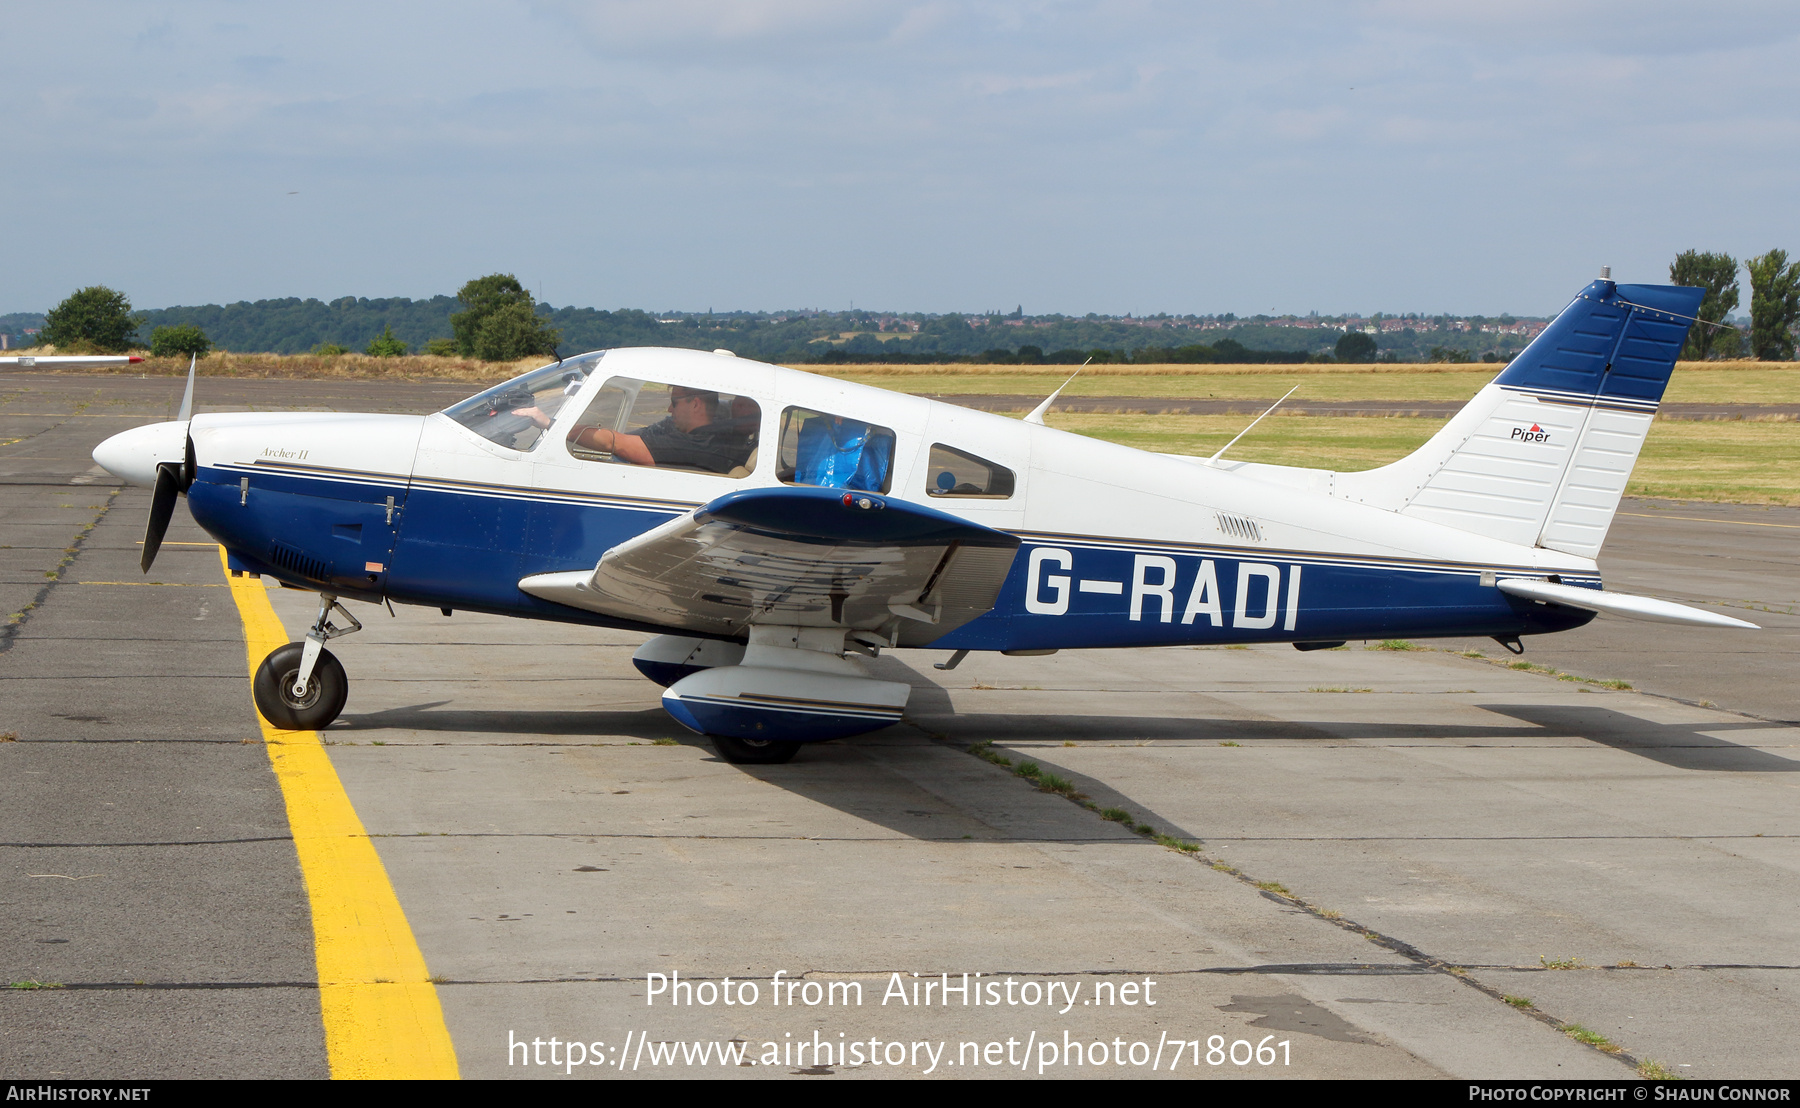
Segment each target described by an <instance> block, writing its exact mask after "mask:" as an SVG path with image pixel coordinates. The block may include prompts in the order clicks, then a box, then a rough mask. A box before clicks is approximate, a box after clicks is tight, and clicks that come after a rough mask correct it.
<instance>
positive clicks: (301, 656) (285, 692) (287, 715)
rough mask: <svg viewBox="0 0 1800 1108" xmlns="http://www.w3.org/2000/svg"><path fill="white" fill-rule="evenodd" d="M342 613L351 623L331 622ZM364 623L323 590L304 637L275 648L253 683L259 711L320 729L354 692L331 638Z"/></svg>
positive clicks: (286, 723)
mask: <svg viewBox="0 0 1800 1108" xmlns="http://www.w3.org/2000/svg"><path fill="white" fill-rule="evenodd" d="M333 614H336V615H339V616H342V617H343V619H344V620H345V622H347V623H348V624H349V626H348V627H339V626H337V625H336V624H334V623H332V622H331V617H332V615H333ZM361 630H362V624H361V623H360V622H359V621H358V620H357V618H356V617H355V616H353V615H351V614H350V613H349V612H348V611H347V610H345V608H344V606H343V605H342V604H339V603H338V601H337V597H335V596H332V595H331V594H330V593H321V594H320V595H319V618H318V619H317V620H315V621H314V622H313V625H312V627H311V628H310V629H309V630H308V631H307V632H306V639H305V641H303V642H291V643H288V644H287V645H286V646H282V647H277V648H276V649H275V650H273V651H271V652H270V654H269V656H268V657H267V658H264V659H263V660H262V665H260V666H257V667H256V677H255V678H254V679H252V680H251V682H250V690H251V694H252V695H253V696H254V698H255V700H256V710H257V711H259V712H261V713H262V715H263V718H264V719H266V720H268V721H269V722H270V723H272V724H274V725H275V726H277V727H283V728H286V729H287V730H289V731H317V730H319V729H320V728H322V727H324V726H326V725H327V724H329V723H330V722H331V721H332V720H334V719H336V718H337V717H338V713H339V712H341V711H343V710H344V701H345V700H346V699H348V698H349V696H350V679H349V678H348V677H346V676H344V667H343V664H342V663H340V662H339V661H338V660H337V658H336V656H334V655H333V654H332V653H331V651H329V650H326V649H325V643H326V641H327V640H329V639H335V638H337V637H338V636H340V635H348V634H350V633H352V632H355V631H361Z"/></svg>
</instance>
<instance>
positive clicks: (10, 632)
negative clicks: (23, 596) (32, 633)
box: [0, 488, 124, 654]
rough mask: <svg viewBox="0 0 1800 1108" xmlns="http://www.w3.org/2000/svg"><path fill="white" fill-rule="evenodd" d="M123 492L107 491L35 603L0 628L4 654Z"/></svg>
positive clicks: (50, 574)
mask: <svg viewBox="0 0 1800 1108" xmlns="http://www.w3.org/2000/svg"><path fill="white" fill-rule="evenodd" d="M122 491H124V490H123V489H122V488H116V489H114V490H113V491H112V492H110V493H108V494H107V496H106V503H104V504H102V505H100V510H99V511H98V512H96V513H94V518H93V519H92V520H89V521H88V523H87V525H86V526H85V527H83V528H82V529H81V530H79V531H77V532H75V538H74V540H73V541H71V542H70V543H69V545H68V546H67V547H65V548H64V550H65V553H64V554H63V558H62V561H60V562H58V563H56V568H55V569H52V570H50V571H48V576H49V580H48V581H45V582H44V586H43V588H40V589H39V590H38V591H37V595H36V596H34V597H32V598H31V603H29V604H27V605H25V606H24V607H23V608H21V609H19V610H18V611H16V612H13V613H12V614H11V615H9V616H8V617H7V619H6V626H4V627H0V654H4V653H6V652H7V651H9V650H11V649H12V647H13V643H15V642H18V641H19V632H20V631H21V630H22V629H23V628H24V626H25V624H26V623H28V622H29V621H30V620H31V613H32V612H34V611H36V610H37V608H38V606H39V605H41V604H43V603H44V602H45V601H47V600H49V599H50V594H51V593H52V592H54V591H55V589H56V587H57V586H58V585H60V584H62V583H63V580H62V571H63V570H64V569H67V568H68V567H69V566H71V565H73V564H74V563H75V560H76V559H77V558H80V557H81V551H82V548H83V547H84V546H85V545H86V543H87V540H88V536H89V535H92V534H93V533H94V528H95V527H97V526H99V525H100V521H101V520H102V519H103V518H105V516H106V513H107V512H110V511H112V506H113V504H114V503H115V502H116V501H117V500H118V499H119V493H120V492H122Z"/></svg>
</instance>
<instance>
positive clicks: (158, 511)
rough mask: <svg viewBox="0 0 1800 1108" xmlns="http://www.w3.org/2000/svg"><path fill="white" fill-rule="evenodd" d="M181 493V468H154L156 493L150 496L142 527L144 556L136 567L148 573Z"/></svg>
mask: <svg viewBox="0 0 1800 1108" xmlns="http://www.w3.org/2000/svg"><path fill="white" fill-rule="evenodd" d="M180 491H181V467H180V466H178V465H176V464H175V463H173V462H163V463H162V464H160V465H158V466H157V467H156V491H155V492H154V493H152V494H151V496H150V521H149V523H148V524H146V525H145V527H144V555H143V557H141V558H139V559H138V567H139V568H140V569H142V570H143V571H144V572H145V573H149V572H150V563H151V562H154V561H156V552H157V551H158V550H160V549H162V541H163V536H164V535H165V534H167V533H168V531H169V520H170V519H171V518H173V517H174V515H175V496H176V494H177V493H178V492H180Z"/></svg>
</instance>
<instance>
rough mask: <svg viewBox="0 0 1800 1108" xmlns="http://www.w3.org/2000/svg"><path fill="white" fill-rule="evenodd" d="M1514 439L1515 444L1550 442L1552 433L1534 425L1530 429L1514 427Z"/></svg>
mask: <svg viewBox="0 0 1800 1108" xmlns="http://www.w3.org/2000/svg"><path fill="white" fill-rule="evenodd" d="M1512 437H1513V441H1514V442H1549V441H1550V432H1548V431H1546V430H1544V429H1543V428H1542V427H1539V426H1538V425H1537V424H1535V423H1534V424H1532V425H1531V427H1530V429H1526V428H1524V427H1514V428H1513V433H1512Z"/></svg>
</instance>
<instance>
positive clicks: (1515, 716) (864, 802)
mask: <svg viewBox="0 0 1800 1108" xmlns="http://www.w3.org/2000/svg"><path fill="white" fill-rule="evenodd" d="M876 670H877V675H878V676H881V677H883V678H885V679H888V680H908V681H909V683H910V684H912V686H913V694H912V698H911V700H910V702H909V704H908V706H907V723H904V724H901V725H899V726H898V727H896V728H893V729H890V730H889V731H885V732H876V733H874V734H873V735H869V736H864V737H861V738H854V739H847V740H844V741H843V742H841V743H828V744H823V745H821V746H818V747H813V748H810V749H807V750H804V751H802V752H801V754H800V756H799V759H798V760H797V761H796V762H795V763H794V764H793V765H790V766H744V767H740V768H741V769H742V770H743V771H744V772H746V773H748V774H752V775H754V776H756V777H758V778H761V779H763V780H766V781H768V782H769V783H771V784H774V785H777V786H779V787H781V788H784V789H787V790H789V791H790V792H793V793H795V794H797V795H800V796H803V797H805V798H806V799H808V800H812V801H815V802H817V803H820V804H824V805H827V806H830V807H833V808H836V809H838V810H840V811H842V812H845V813H846V814H849V815H854V816H856V817H858V818H860V819H864V820H867V821H869V822H872V823H875V824H877V825H880V826H883V827H886V828H889V829H890V830H894V831H898V832H900V833H903V834H906V835H908V836H911V837H914V838H921V839H941V840H956V839H959V838H960V834H956V833H949V834H945V833H943V832H942V831H940V827H942V826H943V825H942V824H941V822H939V821H934V820H932V819H930V818H921V817H925V816H927V812H926V811H922V810H921V806H922V801H921V797H922V796H925V795H926V794H924V793H922V791H921V789H920V787H919V786H918V785H916V784H914V783H913V782H911V781H909V780H907V779H905V778H904V777H902V776H900V775H898V774H887V773H870V772H869V768H870V767H869V766H868V763H867V761H865V760H863V759H862V758H857V757H854V752H855V749H856V747H857V745H858V744H862V743H878V742H880V741H881V739H882V737H883V736H884V735H892V736H896V737H898V736H902V735H904V734H905V732H906V730H907V729H908V726H909V725H910V726H911V727H913V728H917V729H918V730H921V731H923V732H925V733H926V734H927V735H930V736H932V737H933V738H937V739H942V740H946V741H949V742H952V743H956V744H958V745H962V744H974V743H979V742H995V743H1000V744H1005V743H1009V742H1019V741H1032V742H1044V741H1053V742H1075V743H1078V744H1085V743H1092V742H1118V741H1120V740H1121V739H1125V740H1157V741H1165V742H1183V741H1186V742H1195V743H1203V744H1206V745H1211V744H1214V743H1218V742H1224V741H1228V740H1229V741H1236V742H1254V741H1257V740H1286V741H1289V742H1292V741H1294V740H1336V741H1342V740H1345V739H1352V740H1355V739H1369V740H1381V739H1387V740H1395V739H1398V740H1402V741H1406V740H1415V741H1421V742H1427V741H1432V740H1437V741H1447V742H1451V743H1456V742H1466V743H1483V742H1485V743H1488V744H1493V745H1506V744H1510V743H1522V742H1533V741H1541V740H1543V739H1545V738H1574V739H1584V740H1586V741H1589V742H1594V743H1597V744H1600V745H1602V746H1607V747H1611V748H1612V749H1615V750H1619V751H1623V752H1625V753H1629V754H1635V755H1638V756H1640V757H1644V758H1649V759H1651V760H1653V761H1656V762H1658V763H1661V764H1663V765H1668V766H1671V767H1673V768H1676V769H1683V770H1693V771H1697V772H1740V773H1793V772H1796V771H1800V762H1796V761H1791V760H1789V759H1786V758H1782V757H1778V756H1776V755H1774V754H1770V753H1768V752H1767V751H1763V750H1759V749H1756V748H1755V747H1749V746H1743V745H1740V744H1738V743H1733V742H1730V741H1728V740H1726V739H1722V738H1719V737H1717V736H1716V735H1715V734H1711V733H1707V732H1719V731H1762V730H1780V729H1781V725H1779V724H1773V723H1763V722H1760V721H1741V722H1738V721H1733V722H1724V721H1719V722H1715V723H1709V724H1701V725H1694V724H1659V723H1653V722H1649V721H1646V720H1643V719H1640V718H1638V717H1636V716H1632V715H1627V714H1626V713H1623V712H1618V711H1614V710H1612V709H1610V708H1606V707H1602V706H1598V705H1595V706H1587V705H1580V706H1560V705H1534V704H1483V705H1480V707H1482V708H1484V709H1485V710H1487V711H1489V712H1492V713H1494V714H1495V715H1496V716H1498V717H1503V718H1500V719H1496V720H1495V721H1494V723H1492V724H1485V725H1481V724H1476V725H1471V724H1457V725H1448V726H1446V725H1431V724H1407V723H1381V722H1360V721H1342V720H1331V721H1306V720H1298V721H1297V720H1268V719H1250V720H1234V719H1182V718H1174V717H1167V716H1117V715H1108V716H1100V715H1092V716H1081V715H1067V714H1054V715H1052V714H1042V715H1036V714H1022V713H1016V712H1008V713H980V712H973V713H972V712H968V711H964V712H961V713H958V712H957V711H955V709H954V707H953V705H952V702H951V697H950V694H949V693H948V691H946V690H945V689H944V688H942V687H941V686H939V685H937V684H936V683H935V682H933V681H932V680H931V679H930V678H928V677H925V676H924V675H923V674H921V673H919V672H918V671H916V670H913V669H911V667H909V666H906V665H905V664H904V663H900V662H898V661H897V660H890V658H883V659H882V660H881V661H880V662H879V663H877V666H876ZM884 671H885V672H884ZM1506 720H1514V721H1517V722H1516V723H1509V722H1506ZM1015 760H1016V759H1015ZM1031 760H1033V761H1035V762H1037V763H1038V764H1039V765H1041V766H1043V767H1044V769H1045V770H1047V771H1049V772H1052V773H1055V774H1057V775H1059V776H1062V777H1065V778H1068V779H1069V780H1071V781H1073V782H1074V784H1075V787H1076V788H1077V789H1078V790H1080V791H1081V792H1083V793H1085V794H1087V796H1088V798H1089V799H1090V800H1092V801H1093V802H1094V803H1095V804H1096V805H1097V806H1098V807H1101V808H1109V807H1119V808H1123V809H1125V810H1126V811H1128V812H1130V813H1131V814H1132V817H1133V818H1134V819H1135V820H1136V821H1137V822H1140V823H1147V824H1149V825H1150V826H1152V827H1154V828H1155V829H1156V830H1157V831H1159V832H1162V833H1165V834H1169V835H1174V836H1176V837H1178V838H1185V839H1190V840H1194V841H1204V840H1205V837H1206V836H1205V832H1204V830H1202V829H1200V828H1190V827H1186V826H1184V825H1182V824H1181V823H1179V822H1177V821H1175V820H1173V819H1170V818H1168V817H1166V816H1165V815H1163V814H1162V813H1160V812H1158V811H1156V810H1155V809H1154V808H1152V807H1150V806H1148V805H1145V804H1144V803H1142V802H1141V801H1139V800H1137V799H1135V798H1133V797H1131V796H1128V795H1126V794H1124V793H1121V792H1120V791H1118V790H1117V789H1116V788H1114V787H1113V786H1111V785H1109V784H1108V783H1106V782H1104V781H1100V780H1097V779H1095V778H1092V777H1088V776H1086V775H1084V774H1082V773H1079V772H1076V771H1074V770H1072V769H1069V768H1067V767H1065V766H1062V765H1059V764H1058V761H1057V758H1056V754H1055V751H1054V750H1053V749H1052V750H1033V751H1032V752H1031ZM839 767H841V770H840V768H839ZM1019 785H1020V783H1019V782H1017V781H1015V780H1009V779H1008V778H1006V777H1004V776H1002V775H1000V774H998V773H996V774H995V775H994V778H993V782H992V788H993V792H994V805H993V810H994V811H997V812H998V811H1004V810H1006V809H1008V808H1009V807H1011V803H1010V802H1009V797H1010V796H1011V795H1013V790H1016V789H1018V788H1019ZM932 799H933V800H935V798H932ZM937 803H939V804H942V802H941V801H939V802H937ZM977 818H979V817H978V816H977ZM934 823H935V824H938V825H937V826H934ZM934 832H936V833H934ZM1103 834H1104V833H1103V832H1100V831H1099V830H1098V829H1097V827H1096V820H1095V818H1094V816H1093V814H1092V813H1090V812H1087V811H1083V810H1082V809H1080V808H1077V807H1075V806H1073V805H1070V806H1069V808H1068V811H1067V813H1066V815H1065V816H1061V817H1053V818H1052V819H1051V821H1050V823H1049V824H1047V825H1046V824H1045V823H1043V822H1037V823H1034V824H1032V825H1031V830H1030V831H1029V832H1026V833H1023V834H1015V835H1014V836H1013V837H1014V838H1016V839H1019V840H1022V841H1034V842H1040V841H1070V842H1083V841H1093V840H1095V839H1097V838H1100V837H1102V835H1103ZM982 838H984V839H985V840H986V841H990V842H991V841H993V837H992V836H991V835H984V836H982ZM1141 841H1143V842H1144V843H1145V844H1146V845H1147V846H1154V844H1153V843H1152V842H1150V840H1141ZM1157 849H1160V847H1158V848H1157Z"/></svg>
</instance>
